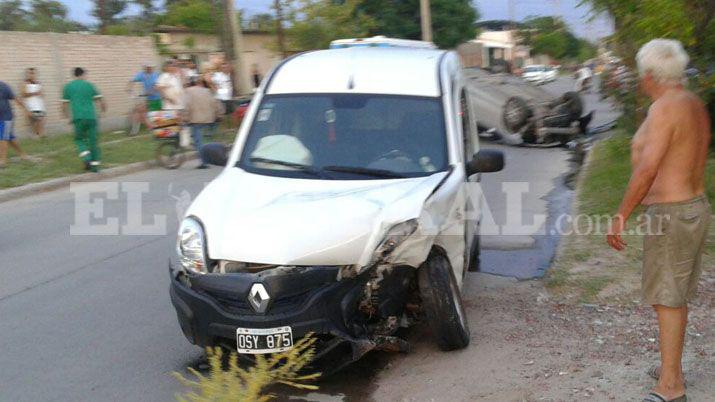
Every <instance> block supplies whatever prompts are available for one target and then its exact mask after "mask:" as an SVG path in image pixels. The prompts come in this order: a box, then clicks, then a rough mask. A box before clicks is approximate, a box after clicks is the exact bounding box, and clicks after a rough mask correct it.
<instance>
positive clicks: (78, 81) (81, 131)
mask: <svg viewBox="0 0 715 402" xmlns="http://www.w3.org/2000/svg"><path fill="white" fill-rule="evenodd" d="M74 76H75V79H74V80H73V81H72V82H70V83H69V84H67V85H65V87H64V90H63V91H62V112H63V113H64V115H65V117H67V118H70V115H69V111H68V107H67V106H68V104H69V109H71V110H72V116H71V119H72V124H73V125H74V131H75V134H74V142H75V144H77V150H78V151H79V157H80V158H81V159H82V161H83V162H84V167H85V169H86V170H91V171H93V172H97V171H99V165H100V159H99V146H98V145H97V114H96V112H95V107H94V103H95V102H99V105H100V107H101V108H102V113H104V112H106V111H107V104H106V103H104V99H102V95H100V93H99V91H97V88H95V87H94V85H92V84H91V83H90V82H88V81H87V80H85V79H84V69H82V68H80V67H77V68H75V69H74Z"/></svg>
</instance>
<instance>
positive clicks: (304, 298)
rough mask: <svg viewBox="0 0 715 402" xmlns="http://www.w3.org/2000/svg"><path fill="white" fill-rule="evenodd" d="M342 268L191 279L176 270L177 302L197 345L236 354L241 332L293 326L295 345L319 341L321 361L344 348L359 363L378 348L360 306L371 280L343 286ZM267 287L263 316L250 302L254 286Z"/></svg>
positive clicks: (182, 321) (349, 281)
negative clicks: (304, 340) (310, 339)
mask: <svg viewBox="0 0 715 402" xmlns="http://www.w3.org/2000/svg"><path fill="white" fill-rule="evenodd" d="M338 269H339V268H338V267H322V266H321V267H296V268H294V269H286V270H284V271H279V272H272V273H270V274H265V275H261V273H233V274H222V275H190V274H187V273H186V272H184V271H182V270H178V269H173V268H171V267H170V269H169V272H170V276H171V286H170V290H169V291H170V295H171V302H172V304H173V305H174V308H175V309H176V315H177V318H178V320H179V325H180V326H181V330H182V331H183V333H184V335H185V336H186V338H187V339H188V340H189V341H190V342H191V343H193V344H195V345H198V346H202V347H208V346H224V347H229V348H232V349H235V348H236V329H237V328H276V327H282V326H290V327H291V329H292V331H293V337H294V339H296V340H297V339H299V338H301V337H303V336H305V335H306V334H308V333H313V334H315V335H316V336H317V337H318V340H319V341H318V344H317V353H316V356H317V357H318V358H319V357H320V356H321V355H325V354H327V353H329V352H331V351H333V350H336V349H341V348H343V352H342V353H341V354H343V355H344V354H346V353H345V352H346V350H344V348H345V347H346V346H347V347H348V348H349V351H350V352H351V353H348V354H347V355H348V356H347V357H348V359H349V360H348V361H346V362H345V363H349V362H350V361H353V360H357V359H358V358H359V357H360V356H362V355H363V354H364V353H366V352H367V351H369V350H371V349H373V348H374V347H375V346H376V343H375V341H374V339H373V338H371V337H370V336H369V334H368V333H367V330H366V329H365V328H366V326H365V325H364V323H363V322H361V321H360V320H361V317H362V314H361V313H360V312H359V310H358V304H359V302H360V300H361V299H362V298H363V294H364V287H365V283H366V282H367V280H368V279H369V277H368V276H367V275H362V276H357V277H355V278H350V279H341V280H339V281H338V280H337V275H338ZM255 283H261V284H263V286H264V287H265V288H266V290H267V292H268V294H269V296H270V302H269V305H268V309H267V310H266V311H265V312H264V313H257V312H256V311H254V310H253V308H252V307H251V305H250V303H249V302H248V293H249V290H250V288H251V286H252V285H253V284H255Z"/></svg>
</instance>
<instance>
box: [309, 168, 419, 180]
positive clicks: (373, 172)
mask: <svg viewBox="0 0 715 402" xmlns="http://www.w3.org/2000/svg"><path fill="white" fill-rule="evenodd" d="M323 170H327V171H329V172H343V173H356V174H362V175H365V176H372V177H380V178H391V179H398V178H404V177H407V176H406V175H404V174H402V173H398V172H393V171H391V170H385V169H371V168H366V167H358V166H323Z"/></svg>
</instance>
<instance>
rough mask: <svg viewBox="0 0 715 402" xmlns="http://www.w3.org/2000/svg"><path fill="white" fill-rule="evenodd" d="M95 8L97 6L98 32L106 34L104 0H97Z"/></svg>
mask: <svg viewBox="0 0 715 402" xmlns="http://www.w3.org/2000/svg"><path fill="white" fill-rule="evenodd" d="M97 8H98V11H99V12H98V14H99V33H101V34H106V33H107V24H106V21H105V19H104V15H105V14H104V13H105V11H106V9H105V8H104V0H98V1H97Z"/></svg>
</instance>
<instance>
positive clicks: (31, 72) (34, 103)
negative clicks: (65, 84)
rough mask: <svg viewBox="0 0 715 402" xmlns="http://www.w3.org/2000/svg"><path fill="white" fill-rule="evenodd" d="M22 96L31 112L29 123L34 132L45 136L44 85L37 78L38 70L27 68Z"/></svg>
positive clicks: (41, 136) (39, 135)
mask: <svg viewBox="0 0 715 402" xmlns="http://www.w3.org/2000/svg"><path fill="white" fill-rule="evenodd" d="M20 93H21V94H22V98H23V100H24V101H25V102H24V103H25V107H26V108H27V110H28V112H29V123H30V127H31V128H32V132H34V133H35V135H36V136H38V137H40V138H44V137H45V116H46V115H47V111H46V109H45V100H44V99H42V85H41V84H40V82H39V81H38V80H37V70H35V69H34V68H32V67H31V68H28V69H27V70H25V82H24V83H23V85H22V91H21V92H20Z"/></svg>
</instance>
